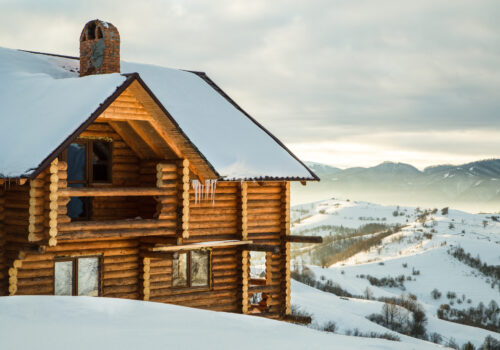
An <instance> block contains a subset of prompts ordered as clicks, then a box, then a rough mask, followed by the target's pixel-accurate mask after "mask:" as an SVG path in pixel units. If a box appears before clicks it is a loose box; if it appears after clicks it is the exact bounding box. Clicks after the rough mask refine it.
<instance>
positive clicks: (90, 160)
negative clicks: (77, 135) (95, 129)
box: [66, 140, 111, 187]
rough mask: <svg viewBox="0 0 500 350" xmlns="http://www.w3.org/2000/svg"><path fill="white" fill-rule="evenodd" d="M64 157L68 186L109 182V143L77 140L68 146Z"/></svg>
mask: <svg viewBox="0 0 500 350" xmlns="http://www.w3.org/2000/svg"><path fill="white" fill-rule="evenodd" d="M66 157H67V162H68V184H69V186H73V187H79V186H78V185H83V186H89V185H90V184H92V183H109V182H111V143H110V142H107V141H103V140H79V141H77V142H74V143H72V144H70V145H69V147H68V151H67V155H66ZM75 185H76V186H75Z"/></svg>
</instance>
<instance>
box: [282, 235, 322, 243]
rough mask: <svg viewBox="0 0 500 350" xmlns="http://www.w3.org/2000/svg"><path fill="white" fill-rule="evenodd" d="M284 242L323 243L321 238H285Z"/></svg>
mask: <svg viewBox="0 0 500 350" xmlns="http://www.w3.org/2000/svg"><path fill="white" fill-rule="evenodd" d="M286 241H287V242H291V243H323V237H321V236H296V235H295V236H294V235H289V236H286Z"/></svg>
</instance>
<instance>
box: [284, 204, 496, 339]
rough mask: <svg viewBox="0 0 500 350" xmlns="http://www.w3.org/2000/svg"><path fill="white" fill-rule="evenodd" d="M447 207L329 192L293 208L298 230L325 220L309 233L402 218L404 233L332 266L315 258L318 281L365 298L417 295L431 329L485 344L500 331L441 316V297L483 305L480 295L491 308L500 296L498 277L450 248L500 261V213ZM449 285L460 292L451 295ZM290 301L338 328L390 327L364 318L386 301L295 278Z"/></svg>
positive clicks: (460, 304)
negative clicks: (391, 283) (393, 282)
mask: <svg viewBox="0 0 500 350" xmlns="http://www.w3.org/2000/svg"><path fill="white" fill-rule="evenodd" d="M441 209H442V208H440V209H439V210H437V211H433V210H432V208H431V209H428V210H427V213H428V214H427V215H425V217H424V218H422V214H423V213H424V212H425V208H419V209H418V210H417V208H413V207H398V206H382V205H377V204H373V203H366V202H354V201H343V200H334V199H331V200H326V201H321V202H314V203H311V204H304V205H300V206H296V207H293V208H292V222H293V227H292V231H293V232H295V233H296V234H297V233H299V234H300V232H301V231H304V230H305V229H306V230H311V229H313V228H314V227H317V228H319V227H324V230H316V231H310V232H311V233H310V234H317V235H322V236H328V235H331V234H332V232H333V234H335V232H334V231H335V229H334V228H332V227H338V226H343V227H348V228H353V229H354V228H358V227H360V226H362V225H365V224H367V223H384V224H387V225H389V226H391V225H394V224H399V225H403V226H404V227H403V229H402V230H401V231H400V232H398V233H394V234H392V235H389V236H388V237H385V238H384V239H383V240H382V241H381V243H380V244H378V245H375V246H373V247H371V248H370V249H369V250H368V251H361V252H358V253H357V254H355V255H353V256H351V257H349V258H347V259H345V260H343V261H340V262H337V263H335V264H334V265H332V266H330V267H328V268H324V267H320V266H311V265H309V268H310V269H311V270H312V271H313V272H314V275H315V278H316V279H317V280H319V281H325V280H331V281H333V282H334V283H337V284H338V285H340V287H341V288H343V289H344V290H346V291H347V292H349V293H351V294H352V295H355V296H362V298H365V297H366V293H367V290H368V291H369V294H371V298H372V299H375V298H379V297H400V296H401V295H409V294H410V293H411V294H413V295H415V296H416V297H417V300H418V302H419V303H420V304H422V306H423V308H424V310H425V312H426V315H427V318H428V324H427V331H428V333H430V332H437V333H439V334H440V335H441V336H442V337H443V339H444V341H446V340H447V339H450V338H453V339H454V340H455V341H456V342H457V343H458V344H460V345H462V344H463V343H465V342H467V341H471V342H472V343H473V344H474V345H475V346H479V345H481V344H482V342H483V340H484V338H485V337H486V336H487V335H492V336H493V337H495V338H497V339H499V340H500V334H499V333H494V332H490V331H487V330H484V329H480V328H475V327H468V326H464V325H459V324H456V323H452V322H448V321H444V320H440V319H439V318H437V311H438V309H439V307H440V305H442V304H448V305H449V306H450V307H452V308H455V309H461V310H465V309H468V308H469V307H477V306H478V304H479V303H480V302H482V303H483V304H484V305H485V306H486V307H487V306H488V304H489V303H490V302H491V301H492V300H494V301H496V302H497V303H500V283H499V282H500V281H498V280H497V281H495V279H494V278H492V277H491V276H486V275H484V274H483V273H481V272H480V271H479V270H478V269H477V268H473V267H471V266H468V265H467V264H465V263H464V262H463V261H459V260H458V259H456V258H455V257H453V256H452V255H451V254H450V252H453V250H454V249H456V248H457V247H461V248H463V249H464V251H465V252H467V253H470V255H471V256H472V257H474V258H477V257H479V258H480V259H481V262H482V263H486V264H488V265H493V266H498V265H500V222H498V220H499V219H500V215H498V214H470V213H466V212H462V211H457V210H452V209H449V211H448V212H447V213H446V211H444V212H443V211H442V210H441ZM395 212H397V213H398V214H397V216H395ZM307 234H309V233H307ZM311 254H314V251H310V250H309V251H307V254H304V256H299V257H298V258H297V259H296V261H295V264H297V261H298V262H299V263H300V262H304V261H305V262H307V261H311V259H310V256H309V255H311ZM292 265H293V264H292ZM368 275H369V276H371V277H375V278H377V279H379V280H380V279H382V278H384V277H386V278H391V277H392V278H396V277H397V276H404V280H403V282H402V284H401V285H399V286H397V287H388V286H376V285H372V284H371V283H370V281H369V280H368V279H367V276H368ZM434 289H436V290H438V291H439V293H440V294H441V296H440V297H438V298H434V297H433V296H432V295H431V292H432V291H433V290H434ZM449 292H450V293H452V294H455V295H456V296H455V297H451V298H448V293H449ZM292 304H296V305H299V306H301V307H302V308H303V309H304V310H306V311H308V312H310V313H312V314H313V318H314V320H315V321H316V322H317V323H319V324H321V323H325V322H327V321H328V320H331V321H334V322H336V324H337V328H338V332H339V333H344V332H345V331H347V330H348V329H351V330H352V329H353V328H355V327H356V328H359V330H360V331H363V332H367V331H376V332H381V330H380V328H382V329H385V331H387V328H383V327H381V326H379V325H378V324H375V323H372V322H370V321H369V320H368V319H366V316H368V315H369V314H373V313H380V312H381V309H382V305H383V303H382V302H380V301H375V300H364V299H356V298H353V299H349V300H346V299H345V298H344V299H342V298H339V297H337V296H335V295H333V294H331V293H325V292H321V291H319V290H317V289H314V288H311V287H308V286H305V285H302V284H300V283H297V282H296V283H294V284H293V298H292Z"/></svg>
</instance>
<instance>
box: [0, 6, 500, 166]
mask: <svg viewBox="0 0 500 350" xmlns="http://www.w3.org/2000/svg"><path fill="white" fill-rule="evenodd" d="M0 3H1V4H2V12H1V13H0V42H1V43H2V45H5V46H7V47H14V48H23V49H32V50H39V51H48V52H59V53H64V54H73V55H76V54H77V53H78V37H79V34H80V31H81V29H82V28H83V25H84V23H85V22H86V21H88V20H90V19H93V18H97V17H98V18H101V19H105V20H109V21H111V22H112V23H114V24H115V25H116V26H117V27H118V29H119V30H120V34H121V38H122V58H123V59H125V60H128V61H139V62H146V63H154V64H160V65H166V66H172V67H179V68H187V69H196V70H203V71H206V72H207V73H208V74H209V75H210V76H211V77H212V78H213V79H214V80H215V81H216V82H217V83H218V84H219V85H220V86H221V87H223V88H224V89H225V90H226V92H228V93H229V94H230V95H231V96H232V97H233V98H234V99H235V100H236V101H238V103H239V104H240V105H241V106H242V107H243V108H245V109H246V110H247V111H248V112H249V113H251V114H252V115H254V116H255V117H256V118H257V119H258V120H259V121H261V122H262V123H263V124H264V125H266V126H268V127H269V129H270V130H271V131H273V132H275V133H276V134H277V135H278V136H279V137H280V138H282V139H283V140H284V141H285V142H287V143H293V144H299V143H302V144H304V143H311V144H316V145H319V144H320V143H327V142H336V140H339V139H342V140H347V141H348V142H352V143H357V141H356V140H357V139H359V138H370V139H373V135H382V134H385V135H388V136H387V138H384V147H389V148H391V147H392V149H393V150H394V151H395V152H396V151H398V149H399V148H400V147H405V149H411V151H414V152H419V151H420V150H425V152H431V153H432V152H433V150H432V149H429V146H426V145H428V144H423V143H421V142H420V136H421V135H423V134H432V133H434V134H436V135H441V136H443V137H446V135H457V133H462V134H463V133H465V132H473V133H474V135H480V134H481V132H482V131H484V130H489V131H490V133H491V132H492V131H496V134H497V135H498V134H500V118H498V111H500V99H499V98H498V91H500V66H499V65H498V57H499V55H500V40H499V39H498V38H500V26H498V24H497V19H498V18H499V17H500V6H498V4H497V1H496V0H489V1H488V0H478V1H468V0H456V1H451V0H443V1H432V0H422V1H419V2H404V1H397V0H379V1H369V0H351V1H344V0H313V1H305V0H303V1H299V0H291V1H284V0H277V1H272V2H270V1H264V0H256V1H232V0H231V1H230V0H213V1H210V2H206V1H201V0H200V1H193V0H190V1H189V0H186V1H180V0H176V1H164V0H151V1H148V2H143V3H140V2H137V1H131V0H121V1H117V0H112V1H105V0H101V1H97V0H89V1H85V2H68V1H62V0H59V1H55V0H52V1H44V2H39V1H27V0H24V1H15V2H5V3H4V2H2V1H0ZM409 135H418V137H417V136H415V139H411V140H413V141H411V142H410V141H408V142H406V143H405V142H403V141H402V140H410V139H408V136H409ZM349 137H352V139H351V140H350V141H349ZM497 138H498V136H497ZM447 139H451V140H450V142H451V143H452V144H453V141H454V140H453V139H452V138H450V137H447ZM397 140H399V141H397ZM455 143H459V140H455ZM431 144H436V145H437V144H438V143H431ZM467 144H468V145H469V147H467V149H466V151H467V152H469V153H470V152H472V151H471V150H474V152H475V154H476V155H477V156H481V155H483V154H485V153H488V152H486V151H484V149H483V147H486V145H485V142H484V140H482V139H481V138H478V139H476V140H475V139H470V140H468V142H467ZM459 149H460V147H458V148H457V149H456V151H455V155H456V156H457V157H459V155H460V152H462V151H461V150H459ZM497 149H498V148H497ZM318 151H320V150H318ZM346 152H348V150H346ZM434 152H435V154H440V153H439V151H438V150H434ZM449 152H452V153H453V150H452V149H450V150H449Z"/></svg>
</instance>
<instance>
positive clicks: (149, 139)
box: [128, 121, 167, 158]
mask: <svg viewBox="0 0 500 350" xmlns="http://www.w3.org/2000/svg"><path fill="white" fill-rule="evenodd" d="M128 124H129V125H130V127H131V128H132V129H133V130H134V131H135V132H136V134H137V135H139V137H140V138H141V139H142V140H143V141H144V142H145V143H146V144H147V145H148V146H149V148H151V149H152V150H153V152H154V153H155V154H156V155H157V156H158V158H167V157H166V154H165V153H166V152H165V151H164V150H163V149H161V148H160V146H159V142H158V139H160V140H161V137H160V136H159V135H158V136H156V135H157V134H156V135H154V134H152V133H151V132H148V131H146V130H145V125H149V123H148V122H144V121H129V122H128ZM155 136H156V137H155Z"/></svg>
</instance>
